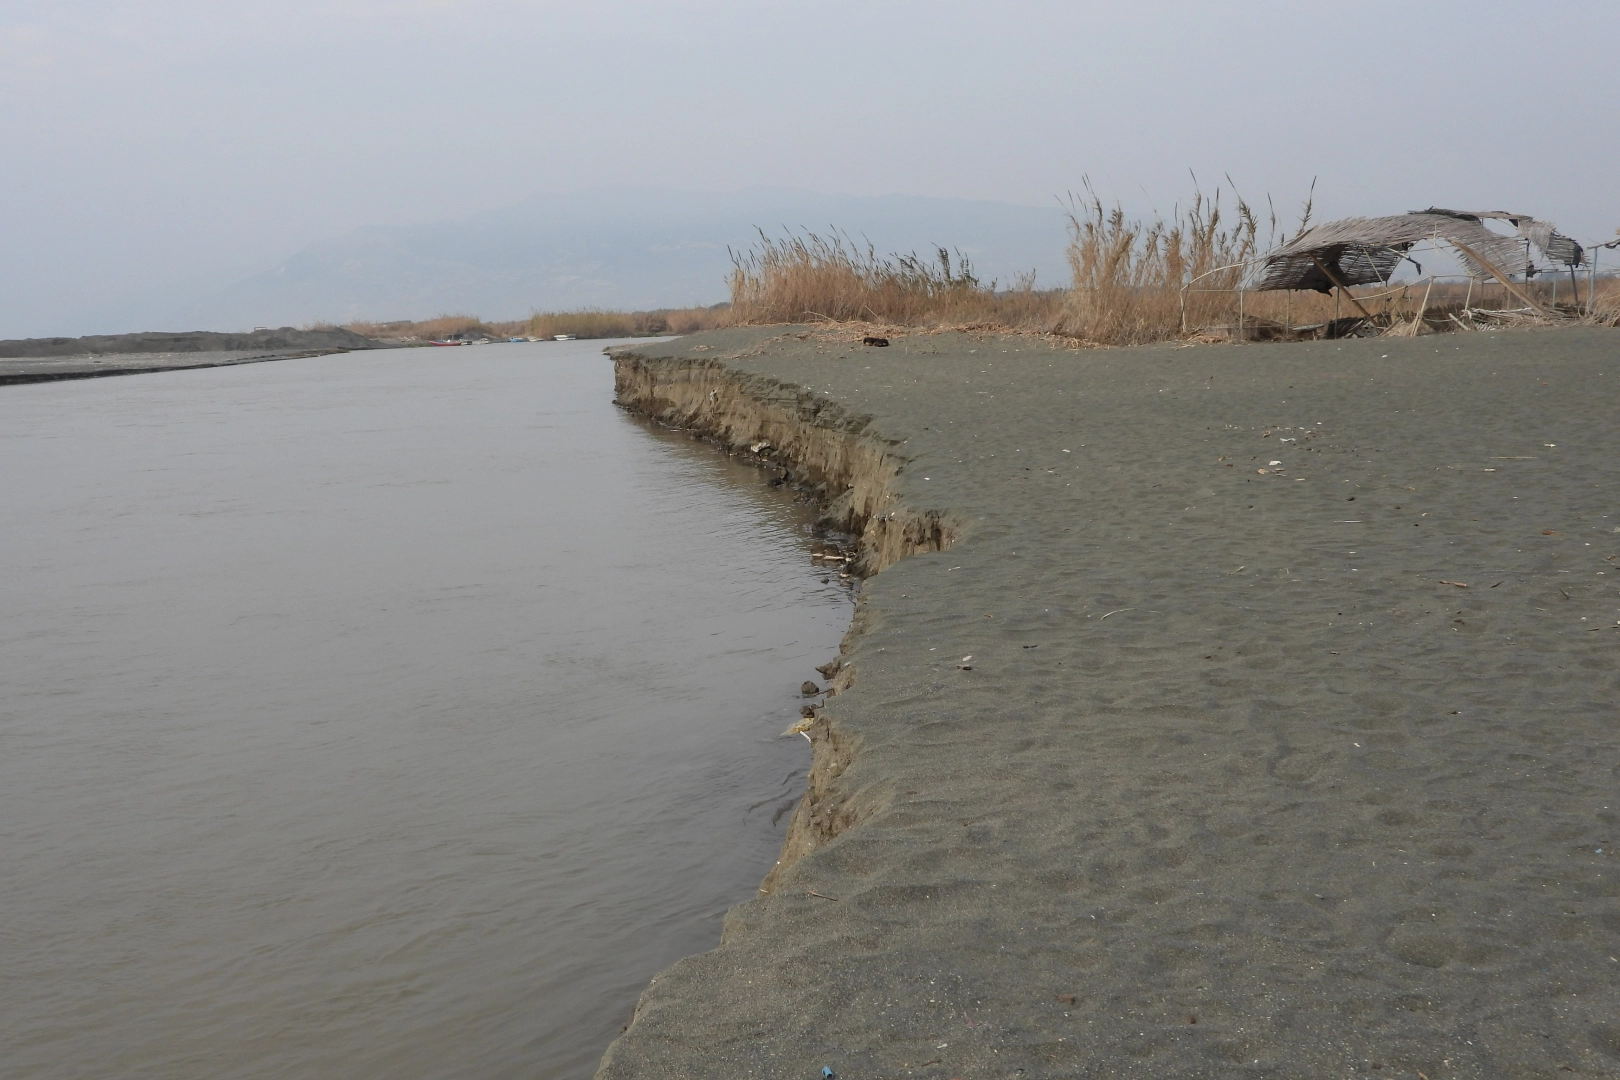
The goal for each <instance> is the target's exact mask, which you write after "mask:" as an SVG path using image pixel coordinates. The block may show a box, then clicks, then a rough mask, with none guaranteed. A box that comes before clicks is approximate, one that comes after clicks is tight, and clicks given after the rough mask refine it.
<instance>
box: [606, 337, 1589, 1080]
mask: <svg viewBox="0 0 1620 1080" xmlns="http://www.w3.org/2000/svg"><path fill="white" fill-rule="evenodd" d="M891 340H892V345H891V346H890V347H888V348H872V347H863V346H862V345H861V344H860V339H859V337H858V336H853V337H852V336H848V335H845V336H843V337H839V336H838V335H837V334H836V333H834V332H811V331H808V330H805V329H803V328H800V329H797V330H789V331H786V332H784V331H783V330H781V329H780V328H773V329H758V330H730V331H720V332H715V333H711V334H705V335H700V336H698V337H692V338H684V339H678V340H676V341H673V342H669V343H666V344H656V345H649V346H644V347H634V348H633V349H632V350H631V351H630V352H628V353H625V352H621V353H619V354H618V356H619V364H620V368H621V373H624V372H625V371H626V370H627V365H633V366H634V367H635V369H636V371H635V373H634V374H636V379H638V380H639V381H635V380H629V381H626V380H625V379H621V390H620V399H621V402H622V403H623V404H625V405H626V406H627V407H631V408H635V409H638V410H640V411H643V412H648V413H653V414H659V415H661V416H662V418H663V419H664V420H665V421H666V422H671V423H675V424H678V425H679V426H682V427H686V428H696V429H699V430H702V431H704V432H705V433H707V434H710V435H713V436H715V437H718V438H720V439H722V440H723V441H726V442H728V443H729V444H731V445H732V446H734V447H740V448H746V447H748V446H750V445H754V444H756V443H759V442H761V441H762V440H765V439H766V437H765V436H762V434H761V432H766V431H767V430H775V431H785V430H787V428H791V427H793V425H795V424H796V425H798V428H796V429H795V430H800V429H809V428H817V429H820V430H823V431H826V432H836V433H838V435H839V437H840V438H841V439H843V440H844V441H843V442H839V443H837V444H836V445H835V444H831V443H829V444H828V446H827V447H823V448H822V452H821V453H822V456H821V458H820V459H818V460H816V461H813V462H810V463H809V464H806V463H805V462H804V461H801V460H799V459H800V458H803V456H804V455H803V453H802V452H801V451H802V449H803V448H802V446H799V445H798V444H795V443H794V442H793V441H792V439H791V438H788V437H784V436H780V435H778V436H773V437H769V438H768V441H769V442H770V443H771V444H772V445H767V446H761V447H760V451H759V452H760V453H761V454H762V455H764V456H765V457H768V458H772V459H773V462H774V464H776V465H777V466H778V467H782V468H784V469H787V470H789V471H792V472H794V473H795V479H796V480H798V481H800V482H806V483H810V484H815V483H818V482H819V483H822V484H823V486H824V487H826V486H827V478H828V477H834V476H837V477H843V476H844V475H845V474H844V473H840V472H839V471H838V470H839V469H840V468H844V467H845V466H846V465H847V464H848V462H847V460H846V459H848V458H849V457H850V455H851V454H855V453H857V452H859V453H869V454H870V456H871V457H872V461H881V462H886V463H887V464H886V465H885V466H884V468H888V469H889V471H890V474H889V475H886V476H883V477H879V478H877V479H873V478H872V477H873V476H875V473H874V472H873V470H874V469H877V466H871V467H870V468H867V469H866V475H867V478H866V480H863V481H860V483H858V484H857V486H856V487H847V484H845V488H847V490H844V489H840V490H830V489H829V490H823V491H822V493H821V494H822V497H823V498H824V500H826V501H827V502H828V503H829V505H832V506H834V508H835V509H840V507H841V509H840V512H845V513H855V511H851V510H850V506H851V503H850V499H851V498H853V499H854V504H855V505H856V507H857V510H859V513H856V514H855V516H856V517H859V518H861V520H860V521H857V522H856V524H857V525H859V526H861V527H863V528H864V529H865V530H866V531H867V532H868V540H869V542H870V541H871V540H872V539H873V538H874V537H876V538H877V539H878V540H881V539H882V531H881V529H879V528H878V527H877V518H878V516H879V515H880V514H881V515H885V516H884V520H885V521H889V520H891V519H889V518H888V517H887V516H886V515H888V514H894V515H895V517H894V518H893V519H892V520H893V521H910V522H912V523H914V524H915V523H916V522H932V523H933V525H932V526H929V527H930V528H933V529H934V535H935V536H936V538H937V539H938V541H939V543H940V544H947V545H948V546H946V547H945V549H944V550H939V551H926V550H924V551H921V552H920V553H918V554H915V555H913V556H911V557H909V558H904V559H900V560H899V561H896V562H894V563H893V565H889V566H888V567H887V568H886V569H883V570H882V572H881V573H878V574H876V575H875V576H873V577H871V578H869V579H868V580H867V581H866V582H865V584H864V587H863V590H862V600H861V605H860V609H859V611H858V613H857V616H856V620H855V624H854V626H853V627H852V629H851V632H850V634H849V635H848V637H847V638H846V641H845V645H844V651H843V656H842V661H843V665H844V667H843V670H842V671H841V672H840V673H839V675H838V677H837V680H836V686H837V688H838V690H839V692H838V693H837V694H836V696H832V697H830V698H829V699H827V701H826V704H825V707H824V709H823V711H822V714H821V716H820V718H819V719H818V720H817V726H816V728H815V729H814V730H813V731H812V734H813V735H814V737H815V738H816V739H817V769H818V775H816V776H813V777H812V782H811V799H810V804H807V805H806V806H803V807H801V809H800V815H799V822H798V824H799V826H800V828H799V834H800V839H799V842H798V849H797V850H795V851H791V852H789V861H790V865H785V866H784V867H783V868H782V869H780V870H779V871H778V872H774V873H773V875H772V877H771V879H770V882H769V888H770V890H771V891H770V892H769V893H768V894H766V895H762V896H761V897H759V898H758V899H755V900H752V901H750V902H748V903H744V904H742V905H740V906H738V907H737V908H735V909H734V910H733V911H732V912H731V914H730V916H729V917H728V920H727V925H726V934H725V938H724V941H723V943H722V945H721V946H720V948H718V949H716V950H715V951H713V952H709V953H705V954H702V955H699V956H694V957H691V958H689V959H687V960H684V961H682V962H680V963H678V964H677V965H675V966H674V967H673V968H671V969H669V970H668V971H666V972H665V973H663V974H662V975H660V976H659V977H658V978H657V979H656V980H655V981H654V982H653V983H652V985H651V986H650V987H649V988H648V989H647V991H646V992H645V994H644V996H643V998H642V1000H641V1003H640V1006H639V1008H638V1010H637V1014H636V1018H635V1020H634V1022H633V1024H632V1025H631V1026H630V1028H629V1030H628V1032H627V1033H626V1034H625V1035H624V1036H623V1037H622V1038H621V1039H620V1040H619V1041H618V1042H617V1043H615V1044H614V1046H613V1047H612V1048H611V1049H610V1050H609V1052H608V1055H607V1057H606V1058H605V1059H604V1062H603V1065H602V1068H601V1072H600V1074H599V1075H600V1076H601V1077H603V1078H606V1080H620V1078H629V1077H653V1076H658V1077H669V1076H690V1077H705V1078H730V1077H738V1078H741V1077H759V1078H772V1080H776V1078H784V1077H817V1076H820V1075H822V1069H823V1067H830V1068H831V1069H833V1070H834V1071H835V1072H836V1074H837V1075H838V1076H839V1077H843V1078H846V1080H856V1078H865V1077H902V1076H918V1077H940V1078H951V1077H961V1078H968V1077H1006V1076H1030V1077H1035V1076H1083V1077H1114V1076H1117V1077H1142V1078H1148V1077H1152V1078H1164V1077H1205V1076H1209V1077H1213V1076H1238V1075H1244V1076H1248V1075H1253V1076H1276V1077H1325V1076H1345V1075H1361V1074H1367V1075H1373V1076H1386V1077H1425V1078H1427V1080H1441V1078H1450V1077H1481V1078H1486V1077H1488V1078H1503V1077H1551V1076H1564V1075H1571V1074H1573V1075H1577V1076H1587V1077H1614V1076H1620V859H1616V857H1615V851H1616V845H1617V844H1620V726H1617V724H1616V704H1615V703H1616V701H1617V700H1620V678H1617V675H1620V625H1617V620H1620V501H1617V499H1616V493H1617V492H1620V434H1617V432H1616V426H1615V409H1616V405H1617V403H1620V336H1617V335H1616V334H1615V333H1614V332H1612V331H1602V330H1579V329H1571V330H1558V331H1537V332H1521V333H1501V334H1494V335H1488V334H1476V335H1445V336H1436V337H1424V338H1417V339H1410V340H1402V341H1395V340H1350V341H1330V342H1319V343H1312V344H1298V345H1273V346H1248V347H1230V346H1195V347H1185V348H1175V347H1163V348H1143V349H1119V350H1095V351H1070V350H1065V349H1063V348H1059V347H1054V346H1053V345H1051V344H1050V343H1048V341H1046V340H1045V339H1041V338H1035V337H997V336H992V335H982V336H981V335H965V334H916V335H912V336H905V337H899V336H896V337H893V338H892V339H891ZM682 384H691V385H698V384H701V387H703V388H705V389H704V392H703V394H702V395H701V396H694V395H692V394H687V395H685V397H682V396H681V394H680V393H677V391H678V390H679V388H680V386H681V385H682ZM672 388H673V389H672ZM666 390H667V391H668V393H666V392H665V391H666ZM743 398H747V399H751V400H752V402H753V403H754V406H755V412H756V413H757V416H756V418H755V419H756V421H757V423H756V425H755V430H745V429H744V427H745V425H743V424H742V423H741V421H740V420H738V418H739V417H743V416H744V415H745V414H746V410H743V411H738V409H737V408H733V410H732V411H731V412H730V413H727V414H724V415H722V414H720V413H719V412H712V411H711V412H706V410H709V409H710V405H709V404H707V403H710V402H713V403H715V404H714V405H713V409H719V408H720V406H721V405H723V404H724V403H725V401H727V400H731V401H732V402H733V404H734V405H735V403H736V401H737V400H740V399H743ZM773 416H774V417H776V418H777V420H781V418H783V417H786V418H788V419H789V420H791V423H788V424H787V427H784V426H783V423H785V421H784V422H783V423H777V422H776V421H773V420H772V419H771V418H772V417H773ZM728 417H729V419H728ZM772 423H776V427H775V428H772V427H770V425H771V424H772ZM851 440H853V441H851ZM852 448H853V449H852ZM862 448H865V449H862ZM841 463H842V464H841ZM878 471H881V469H879V470H878ZM846 472H847V470H846ZM849 475H850V476H854V475H855V474H854V473H850V474H849ZM857 479H858V478H857ZM848 483H856V480H849V481H848ZM862 484H865V485H867V487H871V490H866V489H865V488H863V487H862V486H861V485H862ZM874 485H875V486H874ZM841 499H842V500H843V502H842V504H840V500H841ZM883 500H888V503H887V504H885V503H884V502H883ZM885 505H888V506H890V507H891V508H890V509H888V510H885V509H884V506H885ZM861 507H864V508H865V509H860V508H861ZM925 531H926V530H925ZM913 533H915V530H913ZM908 535H910V534H908ZM916 535H921V534H916ZM914 539H915V536H914ZM917 546H921V547H923V548H926V547H928V546H930V545H929V544H927V543H921V542H919V544H918V545H917ZM934 546H938V545H934ZM886 561H889V560H888V559H879V560H877V562H878V563H882V562H886ZM791 843H792V842H790V846H791Z"/></svg>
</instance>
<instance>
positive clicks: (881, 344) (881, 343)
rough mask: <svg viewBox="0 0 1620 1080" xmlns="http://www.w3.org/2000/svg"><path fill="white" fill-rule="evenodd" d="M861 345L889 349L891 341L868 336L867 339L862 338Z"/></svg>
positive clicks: (871, 335)
mask: <svg viewBox="0 0 1620 1080" xmlns="http://www.w3.org/2000/svg"><path fill="white" fill-rule="evenodd" d="M861 344H862V345H871V346H873V347H874V348H879V349H886V348H888V347H889V339H888V338H886V337H877V336H876V335H873V334H867V335H866V336H865V337H863V338H861Z"/></svg>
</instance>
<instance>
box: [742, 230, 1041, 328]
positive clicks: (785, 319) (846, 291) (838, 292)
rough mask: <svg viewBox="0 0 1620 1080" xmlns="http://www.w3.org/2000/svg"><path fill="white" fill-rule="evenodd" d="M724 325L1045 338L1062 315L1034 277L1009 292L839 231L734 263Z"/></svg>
mask: <svg viewBox="0 0 1620 1080" xmlns="http://www.w3.org/2000/svg"><path fill="white" fill-rule="evenodd" d="M731 259H732V267H733V268H732V273H731V278H730V285H731V316H732V319H733V321H734V322H737V323H740V324H749V325H759V324H767V325H768V324H776V323H800V322H834V323H842V322H870V323H878V324H882V325H886V326H938V325H971V324H985V325H995V326H1003V327H1007V328H1019V327H1037V326H1038V327H1040V328H1042V329H1048V328H1050V325H1051V322H1052V319H1053V318H1054V317H1055V315H1056V314H1057V312H1058V311H1059V310H1060V309H1061V306H1062V301H1061V296H1060V295H1059V294H1058V293H1056V292H1055V291H1048V290H1039V289H1036V288H1035V276H1034V274H1029V275H1027V276H1025V277H1021V278H1020V279H1019V280H1018V281H1017V282H1016V283H1015V284H1014V287H1013V288H1011V289H1006V290H1003V289H999V288H998V287H997V282H995V281H990V282H988V283H986V282H983V281H980V280H979V278H978V276H977V274H975V273H974V270H973V264H972V262H971V260H969V259H968V258H967V257H965V256H964V255H962V253H961V252H956V253H955V255H954V257H953V255H952V252H951V251H950V249H948V248H944V247H939V248H936V249H935V253H934V257H933V258H932V259H925V258H923V257H922V256H919V255H917V254H915V253H913V254H910V255H897V254H896V255H879V254H878V253H877V249H876V248H875V247H874V246H873V245H872V244H871V243H870V242H868V243H867V244H866V245H865V247H864V248H863V247H861V246H860V245H859V244H856V243H855V242H854V241H853V240H851V239H850V238H849V237H848V236H847V235H844V234H841V233H839V232H838V231H837V230H836V229H835V230H833V231H832V232H831V233H830V234H828V235H827V236H821V235H819V234H817V233H813V232H806V233H804V234H803V235H801V236H789V237H786V238H784V239H776V238H774V237H771V236H767V235H766V234H765V232H764V231H763V230H761V231H760V233H759V244H758V245H757V246H756V247H755V248H753V249H751V250H749V251H747V252H736V251H733V252H732V253H731Z"/></svg>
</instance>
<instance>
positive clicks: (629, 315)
mask: <svg viewBox="0 0 1620 1080" xmlns="http://www.w3.org/2000/svg"><path fill="white" fill-rule="evenodd" d="M730 322H731V315H730V312H729V310H728V309H727V305H725V304H717V305H715V306H714V307H688V308H659V309H657V310H655V311H603V310H600V309H595V308H592V309H587V310H583V311H544V312H536V313H535V314H534V316H533V317H532V318H531V319H529V322H528V330H527V332H528V333H530V334H532V335H534V336H535V337H555V336H557V335H558V334H573V335H574V336H575V337H581V338H610V337H647V336H652V335H662V334H695V333H697V332H699V331H700V330H713V329H715V328H716V327H720V326H726V325H729V324H730Z"/></svg>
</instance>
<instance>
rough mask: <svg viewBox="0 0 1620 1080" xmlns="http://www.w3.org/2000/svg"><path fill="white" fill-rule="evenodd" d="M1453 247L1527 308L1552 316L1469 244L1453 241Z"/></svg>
mask: <svg viewBox="0 0 1620 1080" xmlns="http://www.w3.org/2000/svg"><path fill="white" fill-rule="evenodd" d="M1451 246H1452V247H1454V248H1456V249H1457V250H1458V251H1460V252H1462V253H1463V254H1464V255H1466V256H1468V257H1469V258H1470V259H1472V260H1474V262H1475V264H1477V265H1479V266H1483V267H1484V268H1485V269H1486V271H1487V272H1488V273H1489V274H1490V275H1491V276H1492V277H1494V278H1495V279H1496V280H1497V281H1499V282H1501V283H1502V288H1504V289H1506V290H1507V291H1508V292H1510V293H1512V294H1513V295H1514V296H1516V297H1518V298H1519V300H1520V301H1521V302H1522V303H1523V304H1524V305H1525V306H1526V307H1531V308H1534V309H1535V310H1537V311H1539V312H1541V313H1542V314H1543V315H1547V316H1551V314H1552V313H1551V312H1549V311H1548V310H1547V309H1546V308H1544V307H1542V306H1541V305H1540V304H1538V303H1536V302H1535V301H1534V300H1532V299H1530V297H1529V296H1528V295H1526V294H1525V293H1523V292H1521V291H1519V288H1518V287H1517V286H1516V285H1514V284H1513V282H1511V281H1509V280H1508V278H1507V275H1506V274H1504V273H1502V271H1500V270H1498V269H1497V268H1496V264H1495V263H1493V262H1491V260H1489V259H1487V258H1486V257H1485V256H1483V255H1481V254H1480V253H1479V252H1477V251H1475V250H1474V249H1473V248H1471V247H1469V246H1468V245H1467V244H1465V243H1463V242H1462V241H1461V240H1453V241H1451Z"/></svg>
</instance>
